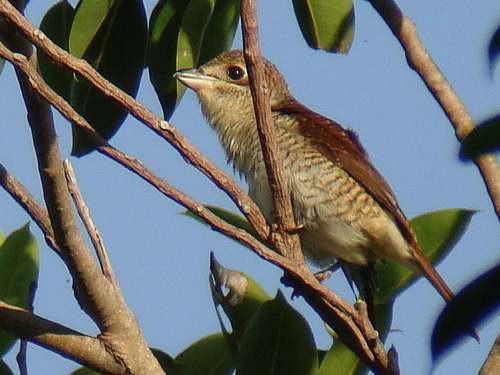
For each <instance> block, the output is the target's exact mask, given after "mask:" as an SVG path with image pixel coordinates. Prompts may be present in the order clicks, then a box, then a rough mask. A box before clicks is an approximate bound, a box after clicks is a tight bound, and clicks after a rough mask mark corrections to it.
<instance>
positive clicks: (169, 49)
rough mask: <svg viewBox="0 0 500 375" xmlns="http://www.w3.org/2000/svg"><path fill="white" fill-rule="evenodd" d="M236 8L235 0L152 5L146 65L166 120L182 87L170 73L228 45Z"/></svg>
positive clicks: (170, 0) (169, 1) (166, 0)
mask: <svg viewBox="0 0 500 375" xmlns="http://www.w3.org/2000/svg"><path fill="white" fill-rule="evenodd" d="M238 7H239V1H238V0H190V1H185V0H164V1H160V2H159V3H158V4H157V5H156V7H155V8H154V10H153V13H152V15H151V21H150V25H151V26H150V29H151V33H150V48H149V53H148V66H149V75H150V79H151V82H152V84H153V86H154V88H155V90H156V94H157V95H158V97H159V99H160V103H161V105H162V109H163V114H164V117H165V118H166V119H168V118H170V116H171V115H172V113H173V111H174V109H175V107H176V105H177V104H178V102H179V101H180V99H181V97H182V95H183V93H184V91H185V89H186V88H185V86H184V85H182V84H181V83H180V82H178V81H177V80H176V79H174V78H173V74H174V73H175V72H176V71H177V70H180V69H185V68H192V67H196V66H199V65H200V63H202V62H205V61H207V60H210V59H212V58H213V57H215V56H217V55H219V54H220V53H222V52H223V51H225V50H226V49H227V48H229V46H230V45H231V42H232V40H233V38H234V33H235V29H236V25H237V22H238Z"/></svg>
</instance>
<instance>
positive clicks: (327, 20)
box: [293, 0, 354, 53]
mask: <svg viewBox="0 0 500 375" xmlns="http://www.w3.org/2000/svg"><path fill="white" fill-rule="evenodd" d="M293 8H294V10H295V16H296V17H297V21H298V23H299V26H300V30H301V31H302V35H303V36H304V39H305V40H306V42H307V44H308V45H309V46H310V47H311V48H314V49H322V50H325V51H328V52H341V53H347V52H349V49H350V48H351V45H352V41H353V39H354V6H353V4H352V0H293Z"/></svg>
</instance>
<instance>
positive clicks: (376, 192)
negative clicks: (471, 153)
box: [273, 99, 474, 333]
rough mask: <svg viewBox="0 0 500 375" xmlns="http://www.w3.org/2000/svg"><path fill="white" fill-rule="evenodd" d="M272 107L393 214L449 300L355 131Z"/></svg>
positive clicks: (290, 107) (288, 107)
mask: <svg viewBox="0 0 500 375" xmlns="http://www.w3.org/2000/svg"><path fill="white" fill-rule="evenodd" d="M273 110H275V111H277V112H279V113H282V114H284V115H288V116H292V117H293V118H295V119H296V120H297V121H298V123H299V129H298V131H299V132H300V133H301V134H302V135H303V136H304V137H307V138H309V139H310V141H311V143H312V144H314V145H316V147H318V149H319V150H320V152H321V153H322V154H323V155H324V156H325V157H327V158H328V159H330V160H332V162H334V163H335V164H338V165H340V166H341V167H342V168H343V169H344V170H345V171H346V172H347V173H349V175H350V176H351V177H352V178H354V179H355V180H356V181H357V182H358V183H359V184H360V185H361V186H362V187H363V188H364V189H365V190H366V191H367V192H368V193H369V194H370V195H371V196H372V197H373V198H374V199H375V200H376V201H377V202H378V204H380V206H382V207H383V208H385V209H386V210H387V211H388V212H389V213H391V214H392V215H393V216H394V219H395V220H396V223H397V225H398V227H399V230H400V231H401V233H402V235H403V237H404V238H405V239H406V241H407V242H408V244H409V245H410V250H411V251H412V253H413V256H414V266H415V267H417V268H418V269H420V271H421V272H422V273H423V274H424V275H425V277H426V278H427V279H428V280H429V281H430V282H431V283H432V284H433V285H434V287H435V288H436V289H437V290H438V291H439V293H440V294H441V295H442V296H443V297H444V299H445V300H446V301H450V300H451V299H452V298H453V292H452V291H451V289H450V288H449V287H448V285H446V282H445V281H444V280H443V279H442V277H441V276H440V275H439V273H438V272H437V271H436V270H435V268H434V266H433V265H432V264H431V263H430V261H429V259H427V257H426V256H425V255H424V253H423V252H422V249H420V246H419V245H418V243H417V239H416V237H415V234H414V233H413V231H412V229H411V227H410V224H409V222H408V220H407V219H406V217H405V215H404V214H403V212H402V211H401V208H400V207H399V204H398V202H397V200H396V196H395V195H394V193H393V192H392V190H391V188H390V187H389V184H388V183H387V181H385V179H384V177H382V175H381V174H380V173H379V172H378V171H377V170H376V169H375V167H374V166H373V165H372V163H371V161H370V159H369V157H368V154H367V153H366V151H365V150H364V148H363V146H361V143H360V142H359V140H358V137H357V136H356V134H355V133H354V132H353V131H351V130H348V129H344V128H343V127H342V126H341V125H340V124H338V123H336V122H335V121H332V120H330V119H328V118H326V117H324V116H321V115H319V114H317V113H314V112H312V111H311V110H309V109H308V108H307V107H305V106H304V105H302V104H300V103H298V102H297V101H295V100H293V99H291V100H287V103H286V104H283V105H281V106H277V107H276V108H273ZM473 333H474V332H473Z"/></svg>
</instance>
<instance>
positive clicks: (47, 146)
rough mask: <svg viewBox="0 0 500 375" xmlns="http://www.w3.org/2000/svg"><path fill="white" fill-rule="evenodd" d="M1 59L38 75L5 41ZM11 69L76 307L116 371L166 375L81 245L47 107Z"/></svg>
mask: <svg viewBox="0 0 500 375" xmlns="http://www.w3.org/2000/svg"><path fill="white" fill-rule="evenodd" d="M1 21H4V20H3V19H2V20H1ZM1 36H2V39H3V40H4V41H6V42H8V44H9V45H11V46H13V47H12V48H15V49H16V50H23V51H27V53H29V54H30V55H29V56H31V53H32V49H31V45H30V44H29V43H28V42H27V41H26V40H24V39H22V40H21V39H19V38H18V37H17V35H16V33H11V32H5V33H4V34H2V35H1ZM26 45H28V46H29V47H30V48H27V47H26ZM0 55H2V57H4V58H7V59H8V60H9V61H11V62H14V61H15V60H16V56H17V57H20V58H21V60H22V61H23V63H24V67H25V68H26V67H28V69H29V70H31V71H35V72H36V66H35V65H34V64H32V63H30V62H29V61H28V60H27V58H26V56H24V55H21V54H15V53H13V52H12V51H10V50H9V49H8V48H6V47H5V45H4V44H3V43H0ZM14 67H15V71H16V75H17V77H18V81H19V85H20V88H21V92H22V95H23V99H24V102H25V104H26V109H27V112H28V123H29V125H30V128H31V132H32V137H33V143H34V146H35V152H36V156H37V160H38V169H39V172H40V177H41V181H42V188H43V192H44V198H45V202H46V205H47V211H48V214H49V218H50V222H51V224H52V229H53V232H54V238H55V242H56V244H57V246H58V248H59V249H60V255H61V257H62V258H63V260H64V262H65V264H66V266H67V267H68V270H69V272H70V273H71V276H72V279H73V286H74V290H75V296H76V297H77V300H78V302H79V304H80V306H81V307H82V308H83V309H84V311H85V312H86V313H87V314H88V315H89V316H90V317H91V318H92V319H93V320H94V322H95V323H96V324H97V325H98V327H99V328H100V330H101V332H102V333H103V336H102V338H103V340H104V342H105V344H106V348H107V350H109V352H110V353H112V355H113V357H114V361H116V362H117V363H119V364H121V366H122V369H121V370H120V371H119V373H124V372H126V373H130V374H135V373H137V374H139V373H150V374H164V372H163V370H162V369H161V367H160V365H159V363H158V361H157V360H156V359H155V358H154V356H153V354H152V352H151V351H150V350H149V348H148V347H147V345H146V343H145V341H144V339H143V337H142V332H141V330H140V328H139V325H138V322H137V320H136V319H135V317H134V315H133V314H132V312H131V311H130V310H129V309H128V307H127V306H126V304H125V302H124V299H123V297H122V295H121V292H120V291H119V290H118V289H117V288H115V286H114V285H113V284H112V283H110V282H109V281H108V280H107V278H106V277H105V276H104V275H103V274H102V273H101V272H100V270H99V267H98V266H97V264H96V263H95V261H94V259H93V257H92V254H91V253H90V251H89V249H88V248H87V246H86V245H85V242H84V240H83V237H82V235H81V233H80V230H79V227H78V225H77V222H76V218H75V215H74V212H73V207H72V204H71V199H70V196H69V192H68V189H67V186H66V180H65V176H64V169H63V164H62V159H61V157H60V153H59V144H58V139H57V135H56V132H55V129H54V124H53V119H52V112H51V109H50V106H49V104H48V102H46V101H45V99H44V98H43V97H42V96H41V95H40V94H39V93H38V92H37V91H36V90H34V89H33V87H32V83H31V82H30V78H29V77H28V75H27V74H26V72H25V71H24V70H23V69H21V68H20V67H19V65H17V64H14Z"/></svg>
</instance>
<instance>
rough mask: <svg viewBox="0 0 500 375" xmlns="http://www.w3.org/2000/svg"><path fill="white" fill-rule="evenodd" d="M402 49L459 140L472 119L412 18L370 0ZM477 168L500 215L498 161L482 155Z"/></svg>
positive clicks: (387, 1)
mask: <svg viewBox="0 0 500 375" xmlns="http://www.w3.org/2000/svg"><path fill="white" fill-rule="evenodd" d="M370 3H371V4H372V5H373V7H374V8H375V9H376V10H377V12H378V13H379V14H380V16H381V17H382V18H383V19H384V21H385V22H386V23H387V25H388V26H389V28H390V29H391V31H392V33H393V34H394V36H395V37H396V38H397V39H398V41H399V43H400V44H401V46H402V47H403V49H404V52H405V54H406V58H407V61H408V64H409V65H410V67H411V68H412V69H414V70H415V71H416V72H417V73H418V75H419V76H420V78H421V79H422V81H423V82H424V83H425V85H426V86H427V88H428V89H429V92H430V93H431V94H432V95H433V96H434V98H435V99H436V101H437V102H438V104H439V106H440V107H441V108H442V110H443V111H444V113H445V114H446V116H447V117H448V119H449V120H450V123H451V124H452V125H453V127H454V129H455V134H456V136H457V138H458V140H459V141H460V142H461V141H463V140H464V139H465V138H466V137H467V135H468V134H470V132H471V131H472V130H473V129H474V127H475V122H474V120H473V119H472V117H471V116H470V114H469V112H468V111H467V108H466V107H465V105H464V104H463V103H462V101H461V100H460V98H459V97H458V95H457V94H456V92H455V91H454V90H453V88H452V87H451V85H450V83H449V82H448V81H447V80H446V78H445V77H444V76H443V74H442V73H441V71H440V70H439V68H438V66H437V65H436V63H435V62H434V61H433V60H432V58H431V57H430V55H429V53H428V52H427V49H426V48H425V46H424V45H423V43H422V41H421V40H420V38H419V36H418V33H417V29H416V27H415V24H414V23H413V21H412V20H411V19H410V18H408V17H407V16H405V15H404V14H403V12H402V11H401V9H400V8H399V7H398V5H397V4H396V2H395V1H394V0H370ZM474 163H475V164H476V165H477V167H478V168H479V171H480V172H481V176H482V178H483V181H484V182H485V185H486V188H487V190H488V195H489V197H490V199H491V201H492V203H493V207H494V209H495V212H496V214H497V217H498V218H499V219H500V165H499V163H498V159H497V157H496V156H495V155H482V156H480V157H478V158H477V159H476V160H474Z"/></svg>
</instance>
